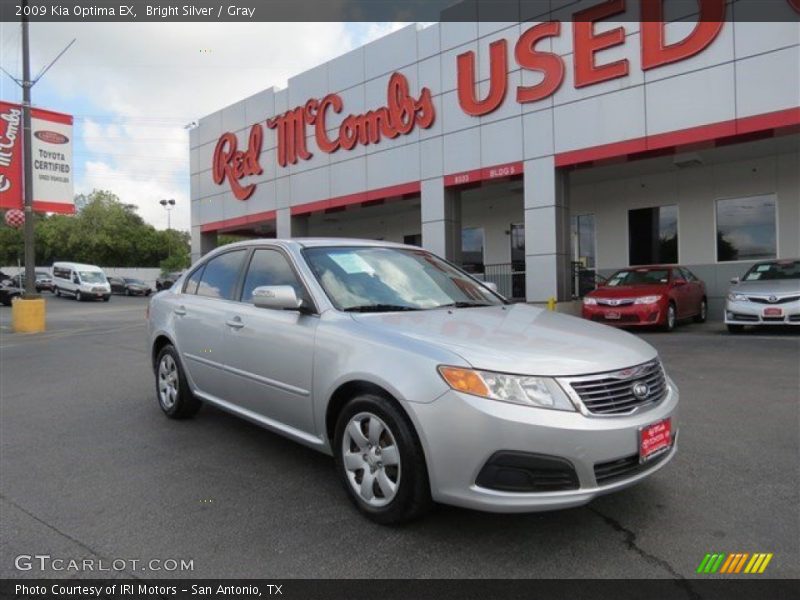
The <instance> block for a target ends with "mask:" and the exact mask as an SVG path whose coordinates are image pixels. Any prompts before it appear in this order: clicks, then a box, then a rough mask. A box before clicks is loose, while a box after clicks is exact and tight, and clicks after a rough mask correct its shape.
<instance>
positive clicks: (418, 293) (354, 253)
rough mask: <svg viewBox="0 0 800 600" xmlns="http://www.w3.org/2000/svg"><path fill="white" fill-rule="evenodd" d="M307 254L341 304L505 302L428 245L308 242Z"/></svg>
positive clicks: (381, 308)
mask: <svg viewBox="0 0 800 600" xmlns="http://www.w3.org/2000/svg"><path fill="white" fill-rule="evenodd" d="M303 254H304V256H305V258H306V261H307V262H308V265H309V266H310V267H311V270H312V271H313V272H314V275H315V276H316V277H317V280H318V281H319V282H320V284H321V285H322V287H323V288H324V289H325V292H326V293H327V294H328V297H329V298H330V299H331V302H333V304H334V305H335V306H336V307H337V308H338V309H339V310H345V311H351V312H389V311H402V310H425V309H432V308H441V307H445V306H450V307H456V308H465V307H473V306H493V305H498V304H503V300H501V299H500V298H499V297H498V296H496V295H495V294H493V293H492V292H491V291H490V290H489V289H488V288H485V287H483V286H482V285H480V284H479V283H478V282H476V281H475V280H474V279H472V278H471V277H469V276H468V275H466V274H465V273H463V272H461V271H459V270H458V269H456V268H455V267H453V266H451V265H450V264H448V263H446V262H444V261H443V260H441V259H439V258H437V257H436V256H434V255H432V254H430V253H428V252H425V251H424V250H411V249H404V248H386V247H327V248H308V249H306V250H305V251H304V253H303Z"/></svg>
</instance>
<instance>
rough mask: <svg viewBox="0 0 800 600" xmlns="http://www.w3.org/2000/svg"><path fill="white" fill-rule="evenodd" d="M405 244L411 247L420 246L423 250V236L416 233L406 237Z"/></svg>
mask: <svg viewBox="0 0 800 600" xmlns="http://www.w3.org/2000/svg"><path fill="white" fill-rule="evenodd" d="M403 243H404V244H407V245H409V246H419V247H420V248H422V234H421V233H415V234H412V235H404V236H403Z"/></svg>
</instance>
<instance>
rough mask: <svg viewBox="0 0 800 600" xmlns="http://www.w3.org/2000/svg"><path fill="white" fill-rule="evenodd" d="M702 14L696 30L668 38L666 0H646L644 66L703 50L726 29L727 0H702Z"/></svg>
mask: <svg viewBox="0 0 800 600" xmlns="http://www.w3.org/2000/svg"><path fill="white" fill-rule="evenodd" d="M699 1H700V18H699V19H698V22H697V25H696V26H695V28H694V30H693V31H692V33H690V34H689V35H688V36H687V37H685V38H684V39H682V40H681V41H680V42H675V43H674V44H669V45H667V44H666V43H665V42H664V23H663V22H662V21H663V18H664V0H650V1H642V30H641V36H642V69H643V70H645V71H647V70H648V69H655V68H656V67H660V66H662V65H668V64H670V63H674V62H678V61H681V60H685V59H687V58H689V57H691V56H694V55H695V54H698V53H699V52H702V51H703V50H704V49H705V48H707V47H708V45H709V44H711V42H713V41H714V40H715V39H716V37H717V36H718V35H719V32H720V31H721V30H722V22H723V19H724V18H725V0H699Z"/></svg>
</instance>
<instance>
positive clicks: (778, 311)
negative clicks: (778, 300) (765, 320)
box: [761, 306, 783, 317]
mask: <svg viewBox="0 0 800 600" xmlns="http://www.w3.org/2000/svg"><path fill="white" fill-rule="evenodd" d="M761 315H762V316H764V317H782V316H783V309H782V308H778V307H776V306H770V307H768V308H765V309H764V311H763V312H762V313H761Z"/></svg>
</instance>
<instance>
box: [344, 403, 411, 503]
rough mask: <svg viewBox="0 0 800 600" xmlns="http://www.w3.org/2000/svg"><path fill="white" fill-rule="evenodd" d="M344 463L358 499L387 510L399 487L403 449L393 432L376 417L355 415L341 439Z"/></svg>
mask: <svg viewBox="0 0 800 600" xmlns="http://www.w3.org/2000/svg"><path fill="white" fill-rule="evenodd" d="M342 462H343V463H344V467H345V470H346V471H347V479H348V481H349V482H350V486H351V487H352V488H353V491H354V492H355V493H356V494H357V495H358V497H359V498H360V499H361V500H362V501H364V502H365V503H366V504H368V505H369V506H374V507H381V506H386V505H387V504H389V503H390V502H391V501H392V500H394V497H395V495H396V494H397V489H398V487H399V485H400V476H401V473H402V471H401V465H400V449H399V447H398V445H397V442H396V441H395V437H394V434H393V433H392V430H391V429H389V427H388V425H386V423H385V422H384V421H383V420H381V419H380V418H378V417H377V416H376V415H374V414H371V413H368V412H360V413H358V414H356V415H354V416H353V417H352V418H351V419H350V422H349V423H348V424H347V427H346V429H345V432H344V436H343V437H342Z"/></svg>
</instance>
